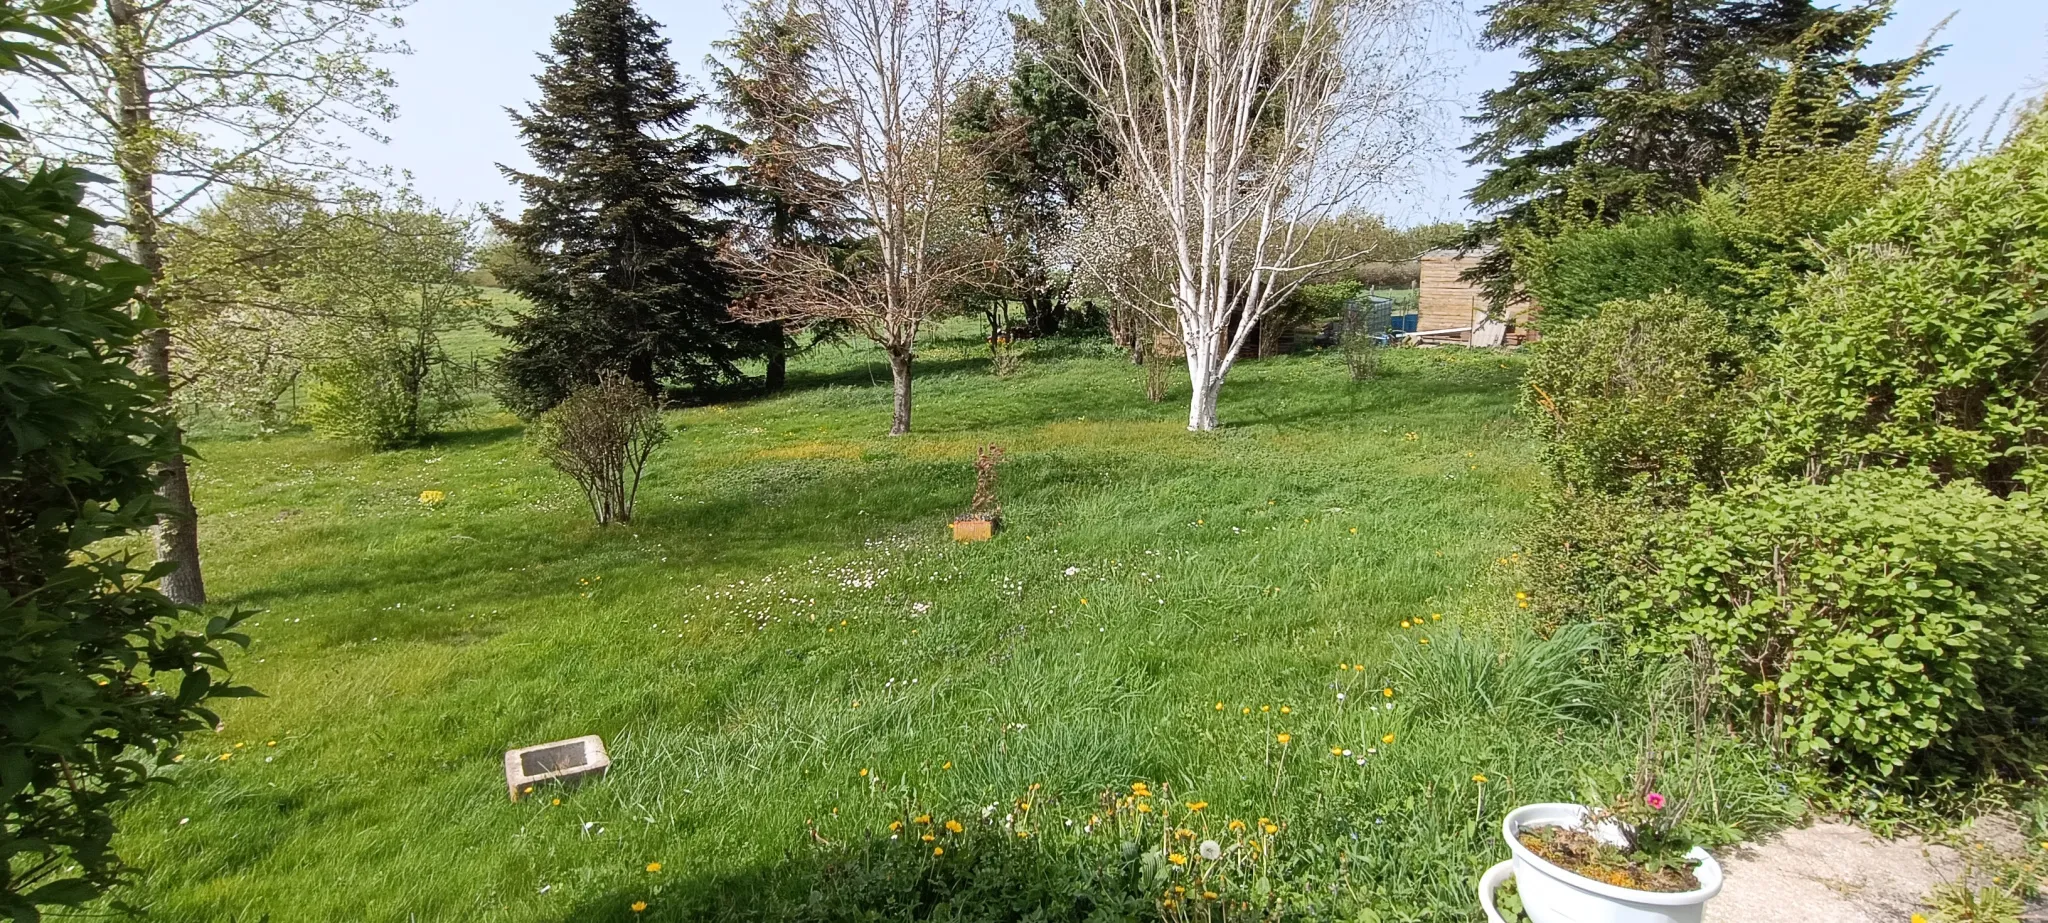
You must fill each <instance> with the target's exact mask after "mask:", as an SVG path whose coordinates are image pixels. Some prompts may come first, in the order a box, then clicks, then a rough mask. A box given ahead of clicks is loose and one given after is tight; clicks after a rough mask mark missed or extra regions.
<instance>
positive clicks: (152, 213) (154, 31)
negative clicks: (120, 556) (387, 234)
mask: <svg viewBox="0 0 2048 923" xmlns="http://www.w3.org/2000/svg"><path fill="white" fill-rule="evenodd" d="M410 2H411V0H147V2H141V0H104V2H103V3H96V4H93V5H94V6H96V7H98V8H99V9H98V10H97V11H96V12H95V13H94V14H93V15H92V16H89V17H86V18H84V19H81V20H79V21H78V22H77V23H75V24H68V25H67V26H66V27H65V31H66V35H65V38H66V40H67V41H66V43H65V45H64V46H63V47H62V48H60V49H59V51H58V56H57V58H56V59H53V60H51V61H43V62H36V63H35V64H34V65H33V67H32V71H31V73H32V75H33V76H34V77H35V79H36V80H37V82H38V83H39V84H40V89H41V93H40V94H39V96H38V97H37V98H36V100H35V103H34V108H33V110H32V117H33V118H32V121H33V125H32V127H31V129H30V131H29V132H28V135H29V138H30V141H31V142H32V143H33V144H34V146H35V148H36V151H37V153H39V154H41V155H43V156H46V157H49V158H51V159H57V160H65V161H69V162H71V163H75V164H79V165H82V166H87V167H92V168H97V169H100V170H102V171H105V172H106V173H108V174H109V175H110V176H112V177H114V178H115V179H117V180H119V182H120V186H119V188H120V193H119V198H120V201H119V202H118V203H117V204H116V207H115V208H114V211H116V212H117V213H119V214H121V215H122V216H123V218H124V220H123V222H122V223H123V225H124V228H125V230H126V232H127V235H128V242H129V246H130V250H131V253H132V255H133V257H134V258H135V261H136V262H138V263H140V264H142V266H143V267H144V268H146V269H148V270H149V273H150V277H151V281H152V283H153V284H152V285H150V286H149V287H146V288H145V289H144V290H143V291H142V293H141V295H140V298H141V300H143V301H144V302H145V303H147V304H148V305H149V306H150V307H151V308H152V309H154V311H155V313H156V316H157V317H158V318H160V319H161V321H162V323H163V326H162V327H161V328H159V329H157V330H154V331H152V332H151V334H150V336H149V338H148V339H147V340H146V341H145V342H144V343H143V345H142V364H143V366H144V367H145V368H146V369H147V370H148V371H149V373H150V374H151V375H152V376H154V377H155V378H157V379H158V380H160V381H162V382H164V383H165V385H166V386H167V387H175V386H176V385H177V384H178V383H179V382H178V380H177V378H176V377H175V376H174V375H173V374H172V364H173V355H174V354H173V346H172V331H173V330H174V329H175V326H176V319H175V318H172V317H169V316H168V315H167V314H166V312H165V310H164V308H165V306H166V300H167V299H166V297H165V296H166V293H165V292H163V291H162V290H161V287H160V284H161V283H162V282H163V281H164V258H163V252H162V246H161V237H162V226H163V223H164V222H165V221H166V220H168V219H170V218H171V217H173V216H175V215H178V214H180V213H181V212H184V211H186V210H187V209H188V207H189V206H191V205H192V204H193V203H197V202H203V201H205V200H206V198H207V197H208V196H211V195H215V194H217V193H220V192H222V191H224V190H226V189H230V188H238V187H240V188H247V187H252V186H265V185H268V184H270V183H272V182H273V181H275V180H276V179H278V178H279V177H280V176H282V177H287V178H290V179H293V180H300V181H308V182H314V183H318V182H319V181H320V180H323V179H325V178H327V177H329V176H330V175H331V174H332V173H333V172H334V171H335V170H337V169H339V168H343V167H344V165H345V160H344V157H343V147H344V145H345V143H346V137H345V135H344V134H343V133H342V131H341V130H350V129H353V130H356V131H359V132H362V133H365V134H369V135H370V136H372V137H375V133H374V127H375V125H376V124H377V123H378V122H381V121H383V120H386V119H389V118H390V117H391V115H392V114H393V109H392V107H391V104H390V101H389V99H388V98H387V97H386V96H385V90H386V88H388V87H389V86H390V85H391V76H390V74H389V73H388V72H387V71H385V70H384V69H383V68H382V67H380V66H379V65H378V64H377V60H376V59H377V57H378V56H379V55H381V54H384V53H387V52H403V51H404V50H405V49H404V46H403V45H402V44H399V43H396V42H392V41H389V40H388V39H386V38H385V37H384V36H385V35H387V34H388V31H389V30H391V29H394V28H396V27H397V26H398V25H399V20H398V18H397V11H398V10H400V9H402V8H403V7H405V6H406V5H408V4H409V3H410ZM158 485H159V488H158V494H159V496H161V497H162V499H163V502H164V507H165V509H166V513H165V515H164V516H163V517H162V518H161V519H160V520H159V522H158V526H157V534H156V548H157V557H158V559H159V560H166V561H171V562H174V563H176V564H177V567H176V569H175V570H173V571H172V572H171V573H170V574H168V575H166V576H165V577H164V578H163V582H162V588H163V591H164V594H165V595H167V596H169V597H171V598H172V599H174V600H177V601H179V602H188V603H198V602H204V601H205V600H206V587H205V583H204V581H203V580H202V578H201V575H200V570H199V531H198V514H197V512H196V511H195V510H194V508H193V505H192V492H191V485H190V482H189V480H188V478H187V475H186V469H185V460H184V457H183V456H178V457H175V458H174V459H173V460H172V461H170V462H167V463H165V464H164V465H162V466H161V468H160V470H159V472H158Z"/></svg>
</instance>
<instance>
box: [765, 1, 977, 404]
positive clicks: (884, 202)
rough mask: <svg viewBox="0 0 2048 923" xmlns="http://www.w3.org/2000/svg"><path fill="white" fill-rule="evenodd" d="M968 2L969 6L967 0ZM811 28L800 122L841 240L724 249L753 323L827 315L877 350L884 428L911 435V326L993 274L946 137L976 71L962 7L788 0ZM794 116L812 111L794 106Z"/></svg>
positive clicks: (972, 28) (956, 148)
mask: <svg viewBox="0 0 2048 923" xmlns="http://www.w3.org/2000/svg"><path fill="white" fill-rule="evenodd" d="M970 2H971V0H970ZM796 5H797V6H798V7H799V8H800V9H801V10H802V12H803V15H804V16H806V17H807V18H808V20H809V21H810V22H811V23H812V24H813V25H814V28H815V29H816V30H817V31H816V40H817V42H818V49H817V50H818V66H819V69H820V72H821V74H822V78H823V79H822V81H821V82H822V84H823V87H824V89H825V90H826V93H827V95H828V97H829V101H828V104H827V105H826V106H825V111H824V112H823V114H822V117H816V122H815V124H814V125H813V126H810V130H811V131H814V132H815V134H816V136H817V138H818V141H819V143H821V144H823V145H825V146H828V147H829V148H831V149H832V150H834V151H836V152H837V154H838V159H837V161H836V163H835V165H834V169H835V170H836V171H837V173H838V174H839V178H840V180H841V183H840V184H838V185H837V186H836V187H835V188H834V190H833V191H834V192H835V194H838V193H840V192H842V191H843V194H844V201H843V203H842V202H830V203H822V204H823V205H825V206H828V207H834V208H840V209H843V210H844V211H845V212H846V217H847V219H848V222H847V223H848V224H849V225H850V226H851V227H852V228H853V232H854V234H855V236H856V237H861V236H864V237H865V240H864V241H862V242H861V243H860V245H858V246H856V247H853V248H850V249H849V248H834V247H829V246H826V245H823V244H804V243H800V242H799V243H796V244H792V245H782V246H773V247H770V248H768V249H767V250H766V251H765V252H753V253H743V252H736V253H735V254H734V255H733V256H734V261H735V264H736V265H737V266H738V267H739V269H740V271H741V272H742V273H744V274H745V275H746V276H747V278H748V279H749V281H750V282H751V283H753V285H754V286H755V295H754V297H752V298H749V299H748V300H747V301H746V303H745V304H743V305H742V306H740V307H739V308H737V309H736V311H737V312H738V313H741V314H743V315H744V319H746V320H751V321H756V322H769V321H773V322H782V323H807V322H815V321H838V322H841V323H844V324H846V325H847V326H849V327H851V328H852V329H853V330H855V331H857V332H859V333H860V334H861V335H862V336H864V337H867V338H868V339H870V340H873V341H874V342H875V343H876V344H878V345H880V346H881V347H882V349H883V351H884V352H886V353H888V356H889V373H890V377H891V378H892V379H893V382H894V385H895V412H894V415H893V418H892V421H891V423H890V427H889V432H890V434H891V435H900V434H903V433H906V432H909V431H910V367H911V360H912V359H913V358H915V354H914V352H913V348H914V346H915V344H916V342H917V335H918V330H919V328H920V327H921V326H922V325H923V324H924V322H925V321H926V320H927V319H929V318H931V317H933V316H935V315H938V314H940V313H943V312H944V311H946V310H948V309H949V308H950V307H952V305H953V303H954V301H953V295H954V294H955V293H956V292H958V291H959V290H960V289H961V288H962V287H963V286H966V285H969V284H972V283H974V282H976V281H978V280H981V279H984V278H986V277H987V276H988V274H989V273H990V272H991V270H992V265H991V264H992V255H991V254H990V252H989V247H988V242H987V241H986V240H985V239H984V238H982V237H981V236H979V235H976V234H975V233H974V232H973V230H972V227H973V221H972V218H973V215H972V212H971V207H972V205H971V203H972V196H973V195H974V194H975V189H976V172H975V171H976V170H977V169H978V168H977V166H976V165H975V163H974V161H973V159H972V158H971V157H969V156H968V154H967V152H966V150H965V149H964V148H963V146H962V145H960V144H959V143H958V142H957V141H956V140H955V139H954V138H953V137H952V136H951V133H950V132H949V130H948V129H949V128H950V125H949V121H950V118H951V114H952V106H953V105H954V102H955V100H956V98H957V97H958V95H959V91H960V89H961V87H962V86H963V85H964V84H965V83H966V81H968V80H969V79H970V78H971V77H972V76H973V75H974V73H975V72H976V71H977V70H978V69H979V67H980V66H981V59H982V41H983V37H982V33H981V24H980V22H979V19H978V17H977V16H976V15H975V10H974V9H973V8H972V7H971V6H968V5H965V4H963V3H961V2H958V0H797V3H796ZM806 117H807V118H810V117H814V116H813V115H811V114H808V113H807V114H806Z"/></svg>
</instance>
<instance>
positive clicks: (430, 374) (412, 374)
mask: <svg viewBox="0 0 2048 923" xmlns="http://www.w3.org/2000/svg"><path fill="white" fill-rule="evenodd" d="M377 339H378V340H380V341H381V340H382V339H383V338H377ZM444 360H445V357H443V356H442V355H441V354H440V350H439V349H438V348H415V347H413V346H412V345H411V344H402V343H392V342H371V343H365V344H364V349H363V351H361V352H359V353H357V354H355V355H352V356H349V357H347V358H344V359H340V360H336V361H333V362H324V363H320V364H318V365H316V366H314V371H315V373H316V374H317V375H318V378H317V379H315V381H314V383H313V386H312V388H311V390H310V392H309V397H310V404H311V406H310V407H309V408H308V409H307V411H306V420H307V422H309V423H311V424H312V426H313V431H314V432H316V433H318V434H319V435H320V436H321V437H322V438H326V439H336V440H340V441H343V442H353V443H356V444H358V445H363V446H368V447H369V448H372V449H396V448H403V447H405V446H409V445H413V444H415V443H417V442H419V441H420V440H422V439H425V438H427V437H428V436H430V435H432V434H433V433H434V431H435V429H437V428H438V427H440V426H441V425H442V424H444V423H445V422H447V420H448V419H449V418H450V417H452V416H454V415H456V414H457V413H460V412H461V411H462V409H463V406H464V402H463V400H462V395H461V393H460V392H459V391H458V390H457V389H456V388H455V386H454V382H453V381H452V380H451V379H450V378H449V376H448V375H447V373H446V363H445V361H444Z"/></svg>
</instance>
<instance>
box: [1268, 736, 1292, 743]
mask: <svg viewBox="0 0 2048 923" xmlns="http://www.w3.org/2000/svg"><path fill="white" fill-rule="evenodd" d="M1273 739H1274V740H1277V741H1279V742H1281V743H1283V744H1284V743H1289V742H1292V741H1293V740H1294V735H1292V734H1280V735H1277V736H1275V737H1274V738H1273Z"/></svg>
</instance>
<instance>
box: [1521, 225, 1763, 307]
mask: <svg viewBox="0 0 2048 923" xmlns="http://www.w3.org/2000/svg"><path fill="white" fill-rule="evenodd" d="M1533 251H1534V252H1532V253H1530V254H1526V255H1522V256H1519V257H1518V258H1517V260H1516V268H1517V270H1519V271H1521V272H1522V273H1523V275H1524V281H1523V284H1524V285H1525V286H1526V287H1527V289H1528V292H1529V295H1530V297H1531V298H1533V299H1534V300H1535V302H1536V304H1537V306H1538V307H1539V309H1540V311H1541V313H1540V314H1538V315H1537V317H1538V321H1537V323H1538V324H1539V325H1540V326H1543V327H1544V329H1545V330H1546V331H1548V330H1549V329H1550V328H1551V327H1553V326H1555V325H1558V324H1563V323H1569V322H1572V321H1577V320H1583V319H1585V318H1589V317H1593V316H1595V315H1597V314H1599V313H1600V310H1601V308H1602V306H1604V305H1606V304H1607V303H1608V302H1610V301H1618V300H1642V299H1646V298H1650V297H1651V296H1654V295H1659V294H1663V293H1667V292H1672V293H1677V294H1681V295H1691V296H1694V297H1696V298H1702V299H1706V300H1708V301H1709V302H1711V303H1714V304H1721V303H1722V302H1723V301H1724V299H1722V298H1720V297H1717V296H1719V295H1720V293H1721V288H1722V286H1724V285H1726V284H1727V283H1729V282H1730V281H1732V278H1733V277H1731V276H1730V275H1729V274H1728V272H1727V270H1725V269H1723V268H1722V265H1721V263H1722V261H1724V260H1726V259H1728V258H1729V257H1730V256H1731V255H1732V254H1731V253H1730V251H1729V248H1728V244H1727V242H1726V241H1724V240H1722V239H1721V237H1720V235H1718V234H1716V233H1715V232H1714V230H1713V229H1712V228H1711V227H1709V226H1707V225H1706V224H1704V223H1702V222H1700V221H1699V220H1698V219H1697V218H1696V217H1694V216H1693V215H1692V214H1691V213H1689V212H1684V213H1678V214H1669V215H1641V216H1636V217H1631V218H1628V219H1626V220H1624V221H1622V222H1621V223H1620V224H1615V225H1607V226H1598V225H1595V226H1584V227H1578V228H1575V229H1573V230H1569V231H1566V232H1565V233H1563V234H1561V235H1560V236H1558V237H1556V238H1553V239H1550V240H1546V241H1542V242H1541V243H1540V244H1537V245H1535V246H1534V247H1533Z"/></svg>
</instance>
